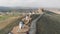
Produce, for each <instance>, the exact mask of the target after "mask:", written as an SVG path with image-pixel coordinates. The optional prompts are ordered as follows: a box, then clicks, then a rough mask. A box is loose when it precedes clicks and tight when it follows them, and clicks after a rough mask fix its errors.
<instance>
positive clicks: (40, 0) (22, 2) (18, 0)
mask: <svg viewBox="0 0 60 34" xmlns="http://www.w3.org/2000/svg"><path fill="white" fill-rule="evenodd" d="M0 6H9V7H15V6H20V7H56V8H60V0H0Z"/></svg>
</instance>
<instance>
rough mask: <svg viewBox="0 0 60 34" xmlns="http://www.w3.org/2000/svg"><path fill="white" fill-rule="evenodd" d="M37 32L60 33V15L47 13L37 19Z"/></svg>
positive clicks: (38, 33)
mask: <svg viewBox="0 0 60 34" xmlns="http://www.w3.org/2000/svg"><path fill="white" fill-rule="evenodd" d="M36 34H60V15H57V14H49V13H46V14H45V15H43V17H41V19H39V20H38V21H37V33H36Z"/></svg>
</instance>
